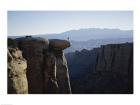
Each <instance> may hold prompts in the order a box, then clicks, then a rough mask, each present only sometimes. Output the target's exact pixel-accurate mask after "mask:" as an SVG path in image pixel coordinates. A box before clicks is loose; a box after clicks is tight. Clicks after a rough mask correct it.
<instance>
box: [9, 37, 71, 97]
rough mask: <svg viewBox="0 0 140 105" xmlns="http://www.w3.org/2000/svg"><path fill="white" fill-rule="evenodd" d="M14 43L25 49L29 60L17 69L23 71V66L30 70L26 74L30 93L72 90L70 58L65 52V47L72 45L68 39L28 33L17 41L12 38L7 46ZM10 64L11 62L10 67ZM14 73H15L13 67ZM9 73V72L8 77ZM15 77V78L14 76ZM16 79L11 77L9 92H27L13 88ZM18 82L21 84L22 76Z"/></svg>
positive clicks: (64, 92) (26, 57) (61, 92)
mask: <svg viewBox="0 0 140 105" xmlns="http://www.w3.org/2000/svg"><path fill="white" fill-rule="evenodd" d="M13 42H15V43H16V44H15V43H13ZM11 45H14V46H16V47H15V48H19V49H20V50H21V51H22V54H21V55H22V56H23V57H24V58H25V59H26V63H24V62H23V63H22V62H21V64H22V65H25V64H26V66H25V67H24V66H22V67H20V68H15V69H16V70H17V69H18V70H20V71H22V69H24V70H25V69H27V73H25V74H24V75H25V76H27V78H26V81H28V85H27V86H28V87H27V93H29V94H44V93H46V94H47V93H48V94H49V93H50V94H51V93H56V94H57V93H58V94H69V93H71V86H70V81H69V73H68V67H67V61H66V59H65V56H64V53H63V50H64V49H66V48H67V47H70V43H69V42H68V41H66V40H57V39H52V40H46V39H43V38H33V37H31V36H26V37H23V38H17V39H15V40H11V39H9V40H8V46H9V47H8V49H9V48H10V46H11ZM8 56H9V55H8ZM22 59H23V58H22ZM8 63H9V61H8ZM10 64H11V63H10ZM9 67H10V66H9V65H8V68H9ZM16 67H18V66H16ZM11 72H12V73H13V71H12V70H11ZM9 74H10V73H9V72H8V77H9ZM19 74H20V73H19ZM13 77H14V78H15V76H14V75H13ZM13 82H14V80H13V79H11V81H9V80H8V93H24V92H17V91H18V89H17V88H15V90H16V91H12V90H11V87H13V86H14V83H13ZM10 84H11V85H10ZM15 84H17V85H20V84H22V79H21V81H15ZM24 84H25V83H24ZM24 84H23V85H24ZM23 89H24V88H23V87H19V90H23ZM25 93H26V92H25Z"/></svg>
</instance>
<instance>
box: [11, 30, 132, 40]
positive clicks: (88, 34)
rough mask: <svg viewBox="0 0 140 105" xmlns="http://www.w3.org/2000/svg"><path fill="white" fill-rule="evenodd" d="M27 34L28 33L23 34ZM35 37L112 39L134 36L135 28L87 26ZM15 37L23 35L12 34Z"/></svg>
mask: <svg viewBox="0 0 140 105" xmlns="http://www.w3.org/2000/svg"><path fill="white" fill-rule="evenodd" d="M23 36H26V35H23ZM34 36H35V37H42V38H47V39H66V40H67V39H69V40H72V41H87V40H91V39H112V38H132V37H133V30H120V29H107V28H104V29H100V28H87V29H79V30H70V31H66V32H63V33H58V34H56V33H55V34H40V35H34ZM11 37H13V38H17V37H21V36H20V35H19V36H11Z"/></svg>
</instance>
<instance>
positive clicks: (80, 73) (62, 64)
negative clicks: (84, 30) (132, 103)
mask: <svg viewBox="0 0 140 105" xmlns="http://www.w3.org/2000/svg"><path fill="white" fill-rule="evenodd" d="M70 46H72V45H71V44H70V42H69V41H67V40H61V39H46V38H40V37H31V36H26V37H21V38H16V39H8V93H9V94H71V93H72V94H100V93H102V94H103V93H106V94H109V93H119V94H132V93H133V43H121V44H107V45H102V46H101V47H98V48H94V49H91V50H87V49H83V50H81V51H75V52H71V53H66V54H64V50H65V49H67V48H68V47H70ZM65 56H66V57H65Z"/></svg>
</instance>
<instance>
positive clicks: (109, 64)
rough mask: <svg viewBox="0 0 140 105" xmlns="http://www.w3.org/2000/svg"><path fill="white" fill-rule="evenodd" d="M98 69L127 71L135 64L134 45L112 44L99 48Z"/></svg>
mask: <svg viewBox="0 0 140 105" xmlns="http://www.w3.org/2000/svg"><path fill="white" fill-rule="evenodd" d="M97 52H98V55H97V63H96V71H112V72H121V73H127V72H128V70H129V68H131V67H130V66H132V64H133V60H132V58H133V45H132V44H130V43H125V44H116V45H115V44H114V45H113V44H110V45H106V46H101V48H100V49H98V51H97Z"/></svg>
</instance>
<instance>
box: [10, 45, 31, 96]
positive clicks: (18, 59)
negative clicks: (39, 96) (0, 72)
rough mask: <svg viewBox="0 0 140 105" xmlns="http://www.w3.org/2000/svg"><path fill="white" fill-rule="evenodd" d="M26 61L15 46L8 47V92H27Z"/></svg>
mask: <svg viewBox="0 0 140 105" xmlns="http://www.w3.org/2000/svg"><path fill="white" fill-rule="evenodd" d="M26 70H27V61H26V60H25V59H24V58H23V57H22V52H21V51H20V50H19V49H17V48H8V93H18V94H27V93H28V82H27V77H26Z"/></svg>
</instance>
